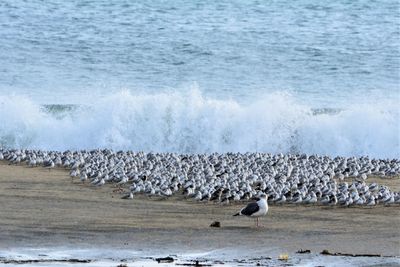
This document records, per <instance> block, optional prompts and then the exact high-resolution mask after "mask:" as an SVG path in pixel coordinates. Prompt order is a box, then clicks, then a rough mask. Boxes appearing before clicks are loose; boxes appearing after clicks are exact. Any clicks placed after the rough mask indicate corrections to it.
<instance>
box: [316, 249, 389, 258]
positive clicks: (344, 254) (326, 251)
mask: <svg viewBox="0 0 400 267" xmlns="http://www.w3.org/2000/svg"><path fill="white" fill-rule="evenodd" d="M321 255H327V256H346V257H382V255H380V254H351V253H340V252H335V253H332V252H329V251H328V250H327V249H324V250H323V251H322V252H321Z"/></svg>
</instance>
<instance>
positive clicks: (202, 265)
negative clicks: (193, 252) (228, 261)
mask: <svg viewBox="0 0 400 267" xmlns="http://www.w3.org/2000/svg"><path fill="white" fill-rule="evenodd" d="M176 265H182V266H195V267H206V266H212V265H211V264H206V263H200V262H199V261H194V262H193V263H177V264H176Z"/></svg>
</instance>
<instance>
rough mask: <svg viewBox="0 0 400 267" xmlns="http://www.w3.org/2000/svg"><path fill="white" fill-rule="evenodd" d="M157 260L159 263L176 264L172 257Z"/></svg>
mask: <svg viewBox="0 0 400 267" xmlns="http://www.w3.org/2000/svg"><path fill="white" fill-rule="evenodd" d="M155 260H156V261H157V262H158V263H171V262H174V258H172V257H164V258H156V259H155Z"/></svg>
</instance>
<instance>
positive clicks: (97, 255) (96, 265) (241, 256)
mask: <svg viewBox="0 0 400 267" xmlns="http://www.w3.org/2000/svg"><path fill="white" fill-rule="evenodd" d="M257 252H258V253H254V252H251V251H249V250H245V251H243V250H241V251H235V250H229V249H220V250H214V251H203V252H193V253H190V252H189V253H187V252H186V253H179V252H178V253H176V252H173V253H172V254H171V253H170V252H164V253H160V252H157V253H156V254H154V252H153V253H152V251H150V250H149V251H146V252H143V251H134V250H129V249H121V248H115V249H104V248H97V249H96V248H92V249H80V248H68V247H59V248H35V249H32V248H17V249H6V250H3V251H0V259H1V260H16V261H24V260H39V261H40V260H41V261H42V262H36V263H29V264H27V266H32V267H47V266H78V265H79V266H87V267H103V266H104V267H106V266H116V265H118V264H127V265H128V266H146V267H153V266H159V267H163V266H171V263H157V261H155V258H158V257H166V256H168V255H171V256H172V258H174V263H172V265H175V264H177V263H178V264H188V263H189V264H192V263H194V262H196V261H199V262H200V263H203V264H209V265H211V266H214V267H221V266H225V267H231V266H232V267H234V266H258V265H257V264H262V265H268V266H269V265H272V266H280V265H282V264H288V265H290V266H304V267H306V266H307V267H308V266H321V265H323V266H331V267H333V266H337V267H341V266H367V265H368V266H370V265H380V264H382V265H387V266H396V265H398V264H400V258H398V257H342V256H322V255H319V254H318V253H311V254H296V253H289V254H288V256H289V259H288V260H287V261H280V260H278V258H279V257H278V255H279V254H278V255H277V254H276V253H272V254H271V252H270V251H269V252H268V251H267V250H265V251H263V252H262V251H257ZM68 259H78V260H88V262H87V263H78V264H77V263H68V262H60V260H68ZM46 260H54V262H44V261H46ZM57 260H58V262H57ZM3 265H4V266H11V267H14V266H15V267H17V266H21V264H18V263H12V262H11V263H2V262H1V261H0V266H3Z"/></svg>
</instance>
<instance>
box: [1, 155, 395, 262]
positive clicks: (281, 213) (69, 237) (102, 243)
mask: <svg viewBox="0 0 400 267" xmlns="http://www.w3.org/2000/svg"><path fill="white" fill-rule="evenodd" d="M0 164H1V165H0V203H2V204H1V209H0V225H1V233H2V234H1V235H0V250H1V251H3V253H5V254H7V253H6V252H7V251H14V250H17V251H18V249H21V251H22V250H23V249H29V248H36V249H38V248H43V249H45V248H49V249H50V248H51V249H54V248H57V247H59V248H63V249H64V250H65V248H67V249H68V248H70V249H95V250H98V251H101V250H102V249H104V250H109V249H110V248H113V249H117V250H121V251H135V253H136V254H135V255H136V256H140V255H143V256H146V257H152V256H154V257H156V256H159V255H164V256H167V255H192V254H196V253H200V254H199V255H202V253H206V254H207V255H208V254H209V260H211V259H214V260H222V261H225V260H226V261H231V260H250V259H255V258H259V257H266V258H271V259H275V260H276V259H278V257H279V255H281V254H282V253H286V254H288V255H289V259H290V258H291V257H293V259H297V260H298V257H299V256H298V255H299V254H296V252H297V251H299V250H310V251H311V254H312V255H318V254H319V253H320V252H322V251H323V250H328V251H329V252H331V253H347V254H373V255H380V256H388V257H378V258H376V257H375V258H373V257H371V258H369V260H371V259H373V260H376V259H378V260H383V259H384V261H385V262H386V261H388V260H389V262H390V261H393V262H397V263H399V257H400V252H399V249H400V209H399V207H398V205H397V206H376V207H373V208H370V207H350V208H341V207H325V206H295V205H290V204H289V205H283V206H280V205H272V206H270V209H269V213H268V215H267V216H266V217H265V218H262V219H261V223H262V227H260V228H256V227H255V226H254V221H253V220H252V219H248V218H237V217H232V214H234V213H235V212H237V211H238V210H239V209H240V208H241V207H242V206H243V205H244V203H242V204H241V203H237V204H231V205H220V204H214V203H197V202H194V201H193V200H186V199H184V198H183V197H182V196H179V195H178V196H177V195H175V196H172V197H170V198H160V197H147V196H144V195H138V196H136V195H135V197H134V199H132V200H124V199H121V196H122V195H121V194H120V193H118V192H114V191H115V189H116V188H115V187H113V186H112V185H108V184H107V185H104V186H102V187H95V186H90V185H88V184H82V183H81V182H80V181H79V179H75V180H71V177H70V176H69V175H68V171H66V170H64V169H61V168H57V169H51V170H48V169H45V168H42V167H38V168H29V167H27V166H25V165H24V166H14V165H8V163H6V162H4V161H3V162H1V163H0ZM375 179H379V178H375ZM379 182H380V183H381V184H386V185H390V187H391V188H393V190H398V188H399V184H400V180H399V179H397V178H395V179H380V181H379ZM214 221H219V222H220V223H221V227H220V228H212V227H210V224H211V223H212V222H214ZM325 257H327V256H325ZM3 258H4V256H3ZM5 258H7V257H5ZM205 258H207V257H205ZM253 263H254V264H256V261H254V262H253ZM249 264H250V263H249Z"/></svg>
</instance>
